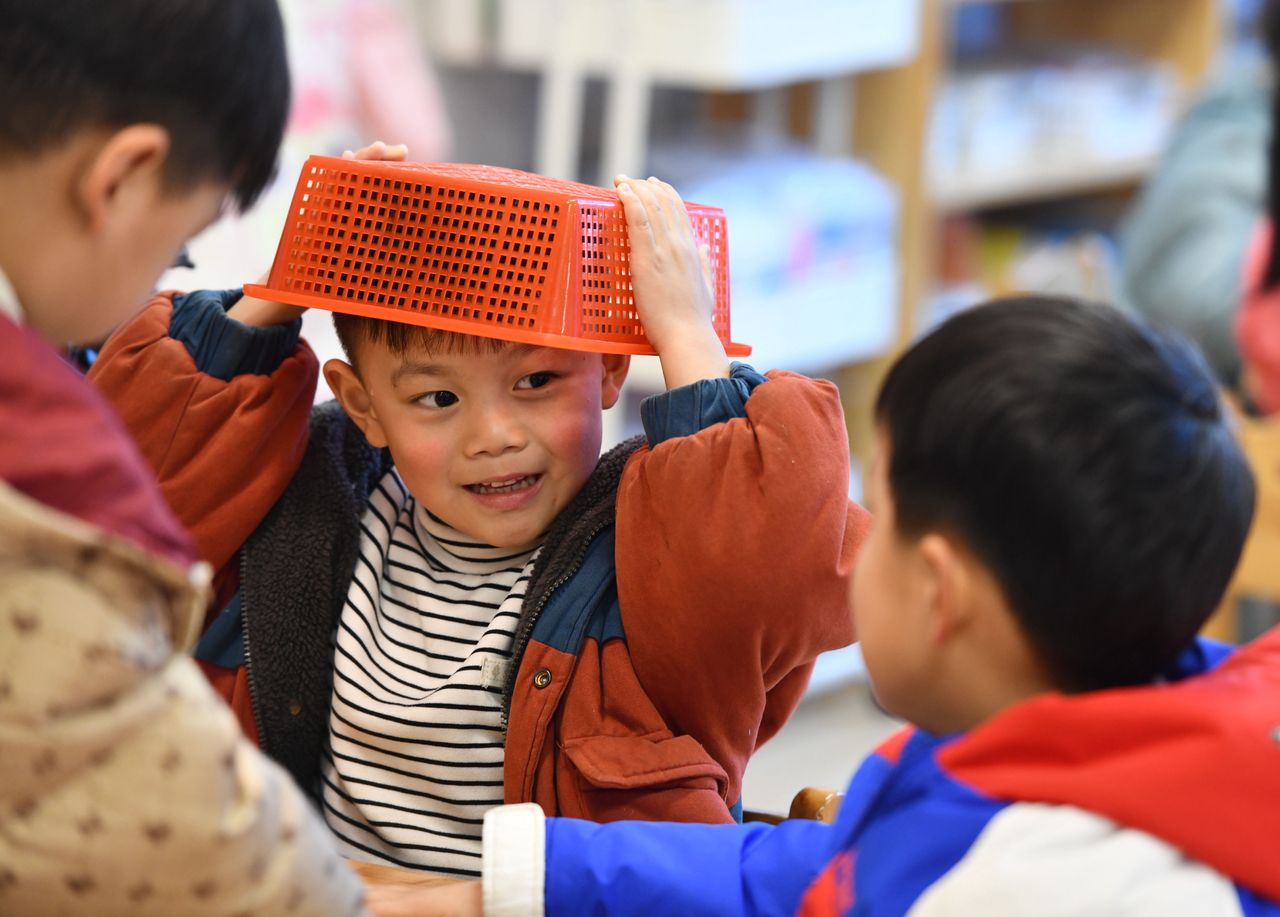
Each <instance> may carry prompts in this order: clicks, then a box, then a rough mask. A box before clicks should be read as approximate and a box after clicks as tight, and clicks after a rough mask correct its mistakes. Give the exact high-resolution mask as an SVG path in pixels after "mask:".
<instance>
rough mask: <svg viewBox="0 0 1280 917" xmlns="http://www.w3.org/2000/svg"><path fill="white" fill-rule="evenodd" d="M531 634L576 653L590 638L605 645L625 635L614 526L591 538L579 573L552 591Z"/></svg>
mask: <svg viewBox="0 0 1280 917" xmlns="http://www.w3.org/2000/svg"><path fill="white" fill-rule="evenodd" d="M530 636H531V639H533V640H537V641H538V642H539V643H541V644H544V645H545V646H549V647H551V648H552V649H554V650H559V651H560V652H562V653H570V654H572V655H577V653H578V652H579V651H580V650H581V648H582V641H583V640H585V639H586V638H587V637H591V638H593V639H595V640H596V642H597V643H601V644H603V643H604V642H605V641H606V640H614V639H622V638H623V631H622V612H621V610H620V609H619V608H618V578H617V571H616V568H615V566H614V560H613V527H612V526H610V527H609V528H607V529H605V530H604V531H602V532H600V533H599V534H598V535H596V537H595V538H593V539H591V543H590V544H589V545H587V553H586V555H585V556H584V557H583V560H582V564H581V565H580V566H579V567H578V572H577V573H575V574H574V575H573V576H572V577H570V578H569V580H568V582H566V583H565V584H564V585H562V586H561V587H560V588H559V589H557V590H556V591H555V592H554V593H552V595H551V598H550V600H548V602H547V604H546V607H544V608H543V609H542V614H540V615H539V616H538V620H537V622H536V623H535V624H534V625H533V633H532V634H531V635H530Z"/></svg>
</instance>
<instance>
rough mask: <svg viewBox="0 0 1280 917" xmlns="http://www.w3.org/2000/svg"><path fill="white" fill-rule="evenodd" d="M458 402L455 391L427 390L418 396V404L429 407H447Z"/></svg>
mask: <svg viewBox="0 0 1280 917" xmlns="http://www.w3.org/2000/svg"><path fill="white" fill-rule="evenodd" d="M457 403H458V396H457V395H455V394H454V393H453V392H427V393H426V394H425V395H423V396H421V397H420V398H418V404H420V405H422V406H423V407H428V408H447V407H451V406H453V405H455V404H457Z"/></svg>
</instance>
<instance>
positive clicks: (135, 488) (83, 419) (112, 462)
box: [0, 316, 194, 566]
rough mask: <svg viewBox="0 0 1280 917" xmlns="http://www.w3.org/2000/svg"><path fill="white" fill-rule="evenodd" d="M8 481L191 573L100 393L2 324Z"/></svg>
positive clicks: (183, 543)
mask: <svg viewBox="0 0 1280 917" xmlns="http://www.w3.org/2000/svg"><path fill="white" fill-rule="evenodd" d="M0 430H2V431H3V434H2V435H0V478H3V480H4V481H5V482H6V483H7V484H9V486H11V487H13V488H14V489H15V490H17V491H19V492H20V493H22V494H25V495H26V496H28V497H30V498H32V499H34V500H37V501H39V502H40V503H43V504H44V505H45V506H48V507H50V508H52V509H55V510H58V511H60V512H63V513H66V514H67V515H69V516H74V517H76V518H77V519H81V520H83V521H85V522H88V523H91V524H93V525H95V526H97V527H98V528H101V529H104V530H105V531H108V532H111V533H113V534H115V535H119V536H121V537H123V538H126V539H128V540H130V541H132V542H134V543H135V544H138V545H140V546H141V547H143V548H144V549H146V550H148V551H151V552H152V553H155V554H158V555H160V556H161V557H164V558H167V559H168V560H171V561H173V562H175V563H178V564H181V565H183V566H186V565H187V564H190V563H191V562H192V560H194V552H193V549H192V547H191V543H190V541H189V539H188V538H187V535H186V533H185V532H184V531H183V529H182V526H181V525H179V523H178V521H177V519H175V518H174V516H173V514H172V512H170V510H169V507H168V505H167V504H165V502H164V499H163V497H161V495H160V491H159V489H158V488H157V486H156V484H155V479H154V475H153V473H152V471H151V469H150V468H149V467H147V464H146V462H145V461H144V460H143V459H142V456H141V455H140V453H139V452H138V450H137V448H136V446H135V445H134V444H133V441H132V440H131V439H130V438H129V436H128V434H127V433H126V432H125V431H124V427H123V425H122V424H121V423H120V421H119V419H117V417H116V415H115V413H114V412H113V411H112V410H111V408H110V407H109V406H108V405H107V403H106V401H105V400H104V399H103V398H102V396H101V395H99V394H98V392H97V391H96V390H95V389H94V388H93V387H92V386H91V385H89V383H88V382H86V381H85V380H84V378H83V377H81V376H80V374H79V373H77V372H76V371H75V370H74V369H72V368H71V367H70V366H69V365H67V363H66V362H65V361H64V360H63V359H62V358H61V357H60V356H59V355H58V353H57V352H56V351H55V350H54V349H53V348H52V347H50V346H49V344H48V343H47V342H46V341H45V340H44V339H43V338H41V337H39V336H37V335H36V334H35V333H34V332H32V331H31V330H29V329H27V328H23V327H20V326H18V325H16V324H15V323H14V322H12V321H10V320H9V319H8V318H7V317H4V316H0Z"/></svg>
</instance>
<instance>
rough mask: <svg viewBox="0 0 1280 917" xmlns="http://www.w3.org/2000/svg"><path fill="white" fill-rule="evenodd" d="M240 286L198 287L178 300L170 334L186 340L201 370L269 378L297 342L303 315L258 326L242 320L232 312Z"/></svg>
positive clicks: (229, 377)
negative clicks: (210, 288) (276, 323)
mask: <svg viewBox="0 0 1280 917" xmlns="http://www.w3.org/2000/svg"><path fill="white" fill-rule="evenodd" d="M243 295H244V294H243V293H242V292H241V291H240V290H199V291H197V292H195V293H186V294H184V295H182V296H175V297H174V298H173V317H172V318H170V319H169V335H170V336H171V337H173V338H174V339H175V340H178V341H181V342H182V344H183V346H184V347H186V348H187V352H188V353H189V354H191V359H192V360H194V361H195V364H196V369H198V370H199V371H200V372H202V373H204V374H205V375H208V376H213V377H214V378H216V379H221V380H222V381H223V382H230V381H231V380H232V379H233V378H235V377H236V376H242V375H263V376H269V375H271V374H272V373H273V372H275V371H276V370H277V369H279V368H280V364H281V363H283V362H284V361H285V359H287V358H288V357H289V356H291V355H292V354H293V352H294V350H295V349H296V348H297V346H298V335H299V334H300V333H301V331H302V319H295V320H294V321H292V322H289V323H287V324H284V325H270V326H267V327H263V328H259V327H255V326H253V325H246V324H244V323H243V322H238V321H236V320H235V319H234V318H231V317H230V316H228V315H227V310H228V309H230V308H231V307H232V306H234V305H235V304H236V303H237V302H239V301H240V297H241V296H243Z"/></svg>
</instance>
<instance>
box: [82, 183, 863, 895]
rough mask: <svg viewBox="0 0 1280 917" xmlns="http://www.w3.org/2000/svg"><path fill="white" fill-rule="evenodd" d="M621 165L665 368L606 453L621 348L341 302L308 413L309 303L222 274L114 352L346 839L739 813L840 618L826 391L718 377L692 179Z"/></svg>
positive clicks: (248, 694)
mask: <svg viewBox="0 0 1280 917" xmlns="http://www.w3.org/2000/svg"><path fill="white" fill-rule="evenodd" d="M618 188H619V195H620V198H621V201H622V204H623V207H624V210H625V216H626V220H627V229H628V234H629V237H630V243H631V262H630V268H631V274H632V281H633V284H634V291H635V298H636V308H637V310H638V312H639V313H640V317H641V320H642V322H643V324H644V327H645V330H646V334H647V336H648V338H649V340H650V342H651V343H652V344H653V345H654V347H655V349H656V350H657V351H658V353H659V355H660V358H661V361H662V366H663V372H664V376H665V379H666V382H667V386H668V388H669V391H668V392H667V393H665V394H663V395H660V396H657V397H655V398H653V399H650V400H649V401H647V402H646V403H645V405H644V407H643V411H642V413H643V420H644V424H645V430H646V437H645V439H646V441H645V442H640V441H632V442H629V443H626V444H623V445H622V446H619V447H618V448H616V449H614V450H612V451H611V452H609V453H608V454H606V455H605V456H603V457H601V456H600V454H599V453H600V446H601V411H602V410H604V409H608V408H610V407H612V406H613V405H614V403H615V402H616V401H617V399H618V395H619V390H620V388H621V385H622V383H623V380H624V378H625V375H626V371H627V368H628V358H627V357H622V356H610V355H601V354H589V353H575V352H570V351H564V350H556V349H549V348H543V347H537V348H531V347H526V346H522V345H516V344H512V343H509V342H504V341H496V340H491V339H487V338H481V337H471V336H460V335H455V334H448V333H444V332H440V331H434V330H430V329H423V328H418V327H416V326H408V325H400V324H394V323H388V322H379V321H373V320H369V319H364V318H355V317H352V316H347V315H336V316H335V321H336V325H337V328H338V330H339V333H340V335H341V338H342V340H343V343H344V346H345V348H346V353H347V357H348V360H347V361H346V362H343V361H330V362H329V363H328V364H326V366H325V368H324V371H325V375H326V379H327V381H328V382H329V384H330V387H331V388H332V390H333V391H334V392H335V394H336V395H337V399H338V401H337V403H330V404H328V405H321V406H320V407H318V408H316V409H315V411H314V412H312V411H311V406H310V405H311V398H312V394H313V391H314V381H315V373H316V361H315V358H314V357H313V356H312V354H311V352H310V350H309V349H308V348H307V347H306V346H305V344H303V343H301V342H299V341H298V339H297V322H296V316H297V314H298V310H296V309H292V308H290V307H284V306H280V305H278V304H274V303H265V302H262V301H259V300H248V299H240V298H239V293H238V292H235V293H230V294H208V293H206V294H193V295H190V296H185V297H173V296H171V295H166V296H163V297H161V298H160V299H159V300H158V301H157V302H155V303H153V304H152V305H151V306H150V307H149V309H148V310H147V311H146V312H145V313H144V314H143V315H142V316H141V317H140V318H139V319H138V321H136V322H135V323H133V324H132V325H131V326H129V327H128V328H126V329H124V330H123V331H122V332H121V333H120V334H119V335H117V336H116V337H115V338H114V339H113V340H112V341H111V342H110V343H109V344H108V346H107V347H106V348H105V349H104V351H103V354H102V356H101V358H100V359H99V362H98V364H97V366H96V367H95V370H94V378H95V380H96V382H97V383H98V384H99V385H100V386H101V387H102V388H103V390H104V391H105V392H107V393H108V395H109V396H110V397H111V398H112V399H113V401H114V402H115V403H116V404H117V405H118V406H119V408H120V410H121V412H122V413H123V414H124V416H125V417H126V420H127V422H128V423H129V424H130V426H131V427H132V428H133V430H134V431H135V433H136V435H137V436H138V437H139V439H140V440H141V442H142V443H143V447H144V449H145V450H146V451H147V453H148V455H149V457H150V458H151V460H152V462H153V464H154V465H155V466H156V468H157V469H158V470H159V473H160V478H161V482H162V486H163V487H164V488H165V491H166V494H167V496H168V497H169V500H170V502H171V503H172V504H173V506H174V507H175V508H176V510H177V511H178V513H179V515H180V516H181V517H182V519H183V520H184V521H185V522H186V523H187V524H188V526H190V528H191V529H192V531H193V532H194V533H195V536H196V539H197V543H198V545H199V548H200V551H201V555H202V556H203V557H204V558H205V559H207V560H208V561H210V562H211V563H212V564H213V565H214V567H215V568H216V569H218V570H220V571H221V572H220V574H219V577H218V580H217V584H218V586H219V601H218V606H217V608H216V609H215V610H216V611H217V612H218V614H216V616H214V617H213V618H212V623H211V626H210V627H209V629H208V632H207V633H206V635H205V638H204V640H203V641H202V643H201V646H200V648H199V650H198V656H199V657H200V658H201V660H202V662H203V663H204V664H205V668H206V671H207V672H208V673H209V674H210V676H211V678H212V679H213V680H214V682H215V684H217V685H219V686H220V687H221V688H222V689H223V693H224V695H225V696H226V697H227V698H228V700H229V701H230V702H231V703H232V706H233V707H234V708H235V709H236V710H237V712H238V714H239V715H240V719H241V722H242V725H243V726H244V728H245V730H246V731H247V732H249V733H250V734H251V735H255V736H257V737H258V739H259V741H260V742H261V744H262V746H263V748H264V749H265V750H266V751H267V752H268V753H269V754H271V755H272V756H274V757H276V758H277V759H278V760H280V761H281V762H282V763H284V764H285V765H286V767H288V768H289V770H290V771H291V772H292V773H293V774H294V776H295V777H296V779H297V780H298V781H299V783H300V784H301V785H302V786H304V787H306V788H308V789H309V790H312V791H314V792H315V793H316V794H317V795H318V796H319V797H320V799H321V801H322V804H323V809H324V813H325V816H326V819H327V820H328V823H329V826H330V828H331V829H332V830H333V831H334V833H335V834H336V835H338V836H339V838H340V839H341V843H342V845H343V848H344V849H345V850H346V851H347V852H348V853H349V854H350V855H352V856H356V857H360V858H363V859H369V860H374V861H379V862H384V863H391V864H395V865H402V866H410V867H423V868H429V869H432V870H435V871H437V872H443V873H451V874H458V875H474V874H476V872H477V871H478V869H479V863H480V856H481V826H482V823H483V818H484V814H485V812H486V811H488V810H489V809H490V808H492V807H493V806H494V805H497V804H499V803H503V802H508V803H512V802H522V801H536V802H538V803H540V804H541V805H542V806H543V808H544V809H545V810H547V811H550V812H557V813H560V814H564V815H575V816H578V817H582V818H590V819H595V820H600V821H609V820H614V819H619V818H648V819H667V820H678V821H703V822H730V821H732V820H733V819H734V817H735V815H737V813H738V812H739V811H740V806H741V787H742V773H743V770H744V768H745V765H746V762H747V759H748V758H749V757H750V755H751V753H752V752H753V751H754V750H755V749H756V748H757V747H759V745H760V744H761V743H762V742H764V741H766V740H767V739H768V738H770V737H771V736H772V735H773V734H774V733H776V732H777V730H778V729H779V728H780V727H781V725H782V723H783V722H784V721H785V719H786V717H787V716H788V714H789V713H790V711H791V710H792V709H793V707H794V705H795V704H796V703H797V702H798V700H799V698H800V696H801V694H802V692H803V690H804V686H805V684H806V682H807V679H808V673H809V670H810V667H811V664H812V661H813V659H814V657H815V656H816V655H817V654H818V653H819V652H821V651H822V650H825V649H829V648H833V647H836V646H840V645H843V644H845V643H847V642H849V640H850V639H851V638H852V633H851V628H850V626H849V623H848V619H847V616H846V615H845V614H844V599H843V596H844V584H845V581H846V579H847V575H848V571H849V570H850V568H851V566H852V558H853V555H854V552H855V551H856V549H857V546H858V544H859V543H860V540H861V538H862V534H863V531H864V528H865V524H866V520H865V514H863V512H862V511H861V509H859V508H858V507H857V506H856V505H854V504H852V503H850V501H849V500H848V498H847V496H846V492H847V484H848V449H847V441H846V433H845V427H844V420H843V414H842V412H841V409H840V404H839V399H838V397H837V394H836V391H835V389H834V387H833V386H831V385H830V384H828V383H824V382H815V381H813V380H810V379H806V378H803V377H800V376H795V375H790V374H786V373H776V374H771V375H770V376H769V377H768V378H766V377H764V376H761V375H760V374H758V373H756V372H755V371H754V370H752V369H750V368H748V367H745V366H740V365H735V366H732V367H731V366H730V364H729V362H728V359H727V358H726V356H725V351H724V348H723V346H722V344H721V342H720V340H719V338H718V337H717V336H716V334H715V331H714V328H713V326H712V322H711V312H712V305H713V296H712V292H711V289H710V286H709V284H708V283H707V280H706V278H705V276H704V274H703V269H702V262H701V258H700V253H699V251H698V247H697V244H696V241H695V239H694V236H693V231H692V227H691V226H690V223H689V219H688V216H687V214H686V213H685V210H684V207H683V204H682V203H681V201H680V199H679V197H678V195H676V194H675V192H674V191H673V190H672V189H671V188H670V187H669V186H667V185H665V184H663V183H660V182H657V181H656V180H649V181H633V180H629V179H620V181H619V185H618ZM339 405H341V406H340V407H339Z"/></svg>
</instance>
